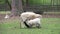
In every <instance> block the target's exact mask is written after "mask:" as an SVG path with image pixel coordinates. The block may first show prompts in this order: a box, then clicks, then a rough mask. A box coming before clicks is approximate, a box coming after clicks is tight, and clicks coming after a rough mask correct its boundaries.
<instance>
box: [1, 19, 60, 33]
mask: <svg viewBox="0 0 60 34" xmlns="http://www.w3.org/2000/svg"><path fill="white" fill-rule="evenodd" d="M41 22H42V23H41V26H42V28H41V29H37V28H35V29H34V28H33V29H20V21H19V19H6V20H4V21H3V22H0V34H60V18H43V19H42V20H41Z"/></svg>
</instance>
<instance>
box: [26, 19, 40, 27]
mask: <svg viewBox="0 0 60 34" xmlns="http://www.w3.org/2000/svg"><path fill="white" fill-rule="evenodd" d="M40 20H41V19H40V18H35V19H32V20H29V19H28V20H26V23H27V24H28V25H29V27H30V28H32V27H37V28H41V26H40V25H41V23H40Z"/></svg>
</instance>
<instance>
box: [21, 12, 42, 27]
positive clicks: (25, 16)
mask: <svg viewBox="0 0 60 34" xmlns="http://www.w3.org/2000/svg"><path fill="white" fill-rule="evenodd" d="M41 17H42V16H41V15H40V14H36V13H34V12H24V13H22V14H21V15H20V22H21V27H22V28H24V26H25V25H26V23H25V25H24V22H25V21H26V20H27V19H28V18H29V20H32V19H35V18H41Z"/></svg>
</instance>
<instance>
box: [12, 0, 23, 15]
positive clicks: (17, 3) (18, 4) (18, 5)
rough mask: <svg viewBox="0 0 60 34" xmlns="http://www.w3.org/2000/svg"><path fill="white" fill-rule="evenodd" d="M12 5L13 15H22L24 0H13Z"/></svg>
mask: <svg viewBox="0 0 60 34" xmlns="http://www.w3.org/2000/svg"><path fill="white" fill-rule="evenodd" d="M11 7H12V10H11V13H12V14H11V16H17V15H20V13H22V12H23V7H22V0H12V3H11Z"/></svg>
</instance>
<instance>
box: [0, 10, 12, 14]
mask: <svg viewBox="0 0 60 34" xmlns="http://www.w3.org/2000/svg"><path fill="white" fill-rule="evenodd" d="M10 13H11V12H10V11H0V14H10Z"/></svg>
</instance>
